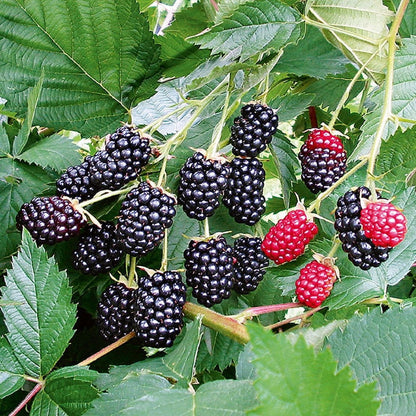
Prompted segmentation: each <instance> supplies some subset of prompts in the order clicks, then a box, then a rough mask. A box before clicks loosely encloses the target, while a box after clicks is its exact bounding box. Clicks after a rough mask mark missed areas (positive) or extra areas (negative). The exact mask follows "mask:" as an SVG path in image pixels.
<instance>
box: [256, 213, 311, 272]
mask: <svg viewBox="0 0 416 416" xmlns="http://www.w3.org/2000/svg"><path fill="white" fill-rule="evenodd" d="M317 233H318V227H317V226H316V224H315V223H314V222H313V221H310V220H309V219H308V217H307V216H306V213H305V211H304V210H302V209H295V210H293V211H290V212H289V213H288V214H287V215H286V216H285V217H284V218H283V219H281V220H279V221H278V222H277V224H276V225H275V226H273V227H272V228H270V230H269V232H268V233H267V235H266V237H265V238H264V240H263V243H262V245H261V249H262V250H263V252H264V253H265V254H266V256H267V257H268V258H269V259H271V260H273V261H274V262H275V263H276V264H282V263H287V262H289V261H292V260H294V259H296V258H297V257H299V256H300V255H301V254H303V253H304V251H305V247H306V246H307V245H308V244H309V242H310V241H311V240H312V239H313V238H314V237H315V235H316V234H317Z"/></svg>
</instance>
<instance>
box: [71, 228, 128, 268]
mask: <svg viewBox="0 0 416 416" xmlns="http://www.w3.org/2000/svg"><path fill="white" fill-rule="evenodd" d="M122 254H123V253H122V251H121V250H120V249H119V248H118V247H117V240H116V227H115V226H114V224H112V223H111V222H103V223H102V224H101V228H98V227H97V226H96V225H89V226H88V227H87V228H86V229H85V232H84V234H83V235H82V236H81V238H80V240H79V242H78V245H77V247H76V249H75V251H74V261H73V263H74V267H75V269H77V270H80V271H81V272H82V273H84V274H93V275H94V274H100V273H105V272H108V271H110V270H111V269H112V268H113V267H114V266H116V265H117V264H118V263H119V261H120V259H121V256H122Z"/></svg>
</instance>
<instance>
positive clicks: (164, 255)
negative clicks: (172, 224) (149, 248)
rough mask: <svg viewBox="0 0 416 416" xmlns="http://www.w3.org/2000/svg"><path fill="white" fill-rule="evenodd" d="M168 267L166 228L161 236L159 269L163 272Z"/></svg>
mask: <svg viewBox="0 0 416 416" xmlns="http://www.w3.org/2000/svg"><path fill="white" fill-rule="evenodd" d="M167 269H168V230H166V231H165V236H164V237H163V251H162V262H161V263H160V271H162V272H165V271H166V270H167Z"/></svg>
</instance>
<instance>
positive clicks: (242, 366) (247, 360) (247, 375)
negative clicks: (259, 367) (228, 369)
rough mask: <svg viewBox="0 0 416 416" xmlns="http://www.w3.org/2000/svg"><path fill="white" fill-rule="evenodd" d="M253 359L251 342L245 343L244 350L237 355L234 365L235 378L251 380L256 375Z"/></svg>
mask: <svg viewBox="0 0 416 416" xmlns="http://www.w3.org/2000/svg"><path fill="white" fill-rule="evenodd" d="M253 359H254V354H253V351H251V344H246V345H245V347H244V350H243V351H241V353H240V355H239V356H238V362H237V365H236V366H235V375H236V377H237V380H253V379H255V378H256V377H257V376H256V369H255V368H254V365H253Z"/></svg>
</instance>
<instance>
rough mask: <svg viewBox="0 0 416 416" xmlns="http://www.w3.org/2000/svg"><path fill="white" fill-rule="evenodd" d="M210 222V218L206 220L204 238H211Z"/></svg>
mask: <svg viewBox="0 0 416 416" xmlns="http://www.w3.org/2000/svg"><path fill="white" fill-rule="evenodd" d="M209 235H210V234H209V221H208V218H205V219H204V237H209Z"/></svg>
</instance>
